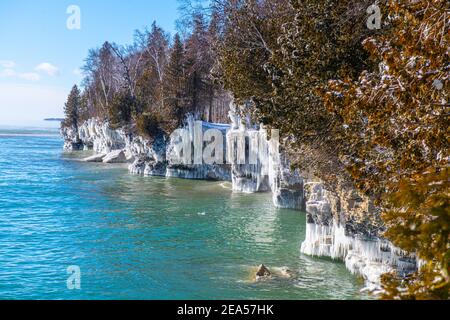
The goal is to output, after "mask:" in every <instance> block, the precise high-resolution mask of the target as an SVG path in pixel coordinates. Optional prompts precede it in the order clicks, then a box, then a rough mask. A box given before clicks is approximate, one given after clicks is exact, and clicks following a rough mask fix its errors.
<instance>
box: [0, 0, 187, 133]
mask: <svg viewBox="0 0 450 320" xmlns="http://www.w3.org/2000/svg"><path fill="white" fill-rule="evenodd" d="M70 5H76V6H78V7H79V8H80V11H81V29H80V30H69V29H68V28H67V26H66V22H67V19H68V18H69V16H70V14H67V8H68V7H69V6H70ZM177 8H178V3H177V1H176V0H127V1H124V0H108V1H107V0H78V1H77V0H72V1H65V0H39V1H36V0H34V1H33V0H0V125H2V126H4V125H15V126H22V125H30V126H31V125H39V124H42V119H43V118H47V117H61V116H62V110H63V105H64V102H65V99H66V96H67V94H68V92H69V90H70V88H71V87H72V85H73V84H75V83H77V84H78V83H79V82H80V80H81V76H80V74H79V72H77V70H79V68H80V67H81V66H82V65H83V60H84V59H85V57H86V55H87V53H88V50H89V49H90V48H95V47H99V46H100V45H101V44H102V43H103V42H104V41H106V40H108V41H112V42H116V43H119V44H129V43H132V41H133V34H134V30H136V29H143V28H144V27H145V26H150V25H151V23H152V22H153V21H154V20H156V21H157V23H158V25H160V26H161V27H163V28H164V29H165V30H166V31H168V32H170V33H172V34H173V33H174V32H175V21H176V19H177V17H178V10H177Z"/></svg>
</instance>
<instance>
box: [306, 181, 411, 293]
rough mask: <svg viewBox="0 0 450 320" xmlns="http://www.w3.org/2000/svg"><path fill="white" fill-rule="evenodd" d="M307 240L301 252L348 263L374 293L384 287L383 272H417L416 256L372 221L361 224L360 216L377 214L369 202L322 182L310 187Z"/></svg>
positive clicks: (307, 209)
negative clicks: (381, 233) (380, 232)
mask: <svg viewBox="0 0 450 320" xmlns="http://www.w3.org/2000/svg"><path fill="white" fill-rule="evenodd" d="M306 188H307V190H308V191H307V202H306V212H307V225H306V238H305V241H304V242H303V243H302V245H301V252H302V253H304V254H308V255H312V256H326V257H331V258H333V259H340V260H343V261H344V262H345V265H346V267H347V269H348V270H350V271H351V272H352V273H353V274H357V275H360V276H362V277H363V278H364V280H365V283H366V287H367V289H368V290H370V291H376V290H378V289H379V288H380V277H381V275H382V274H383V273H386V272H391V271H397V272H398V273H399V274H401V275H406V274H408V273H411V272H414V271H416V270H417V261H416V258H415V257H414V255H411V254H408V253H407V252H405V251H403V250H400V249H399V248H397V247H395V246H394V245H393V244H392V243H390V242H389V241H387V240H384V239H382V238H381V237H380V236H379V235H378V234H377V233H378V232H377V229H376V228H375V227H373V226H371V225H370V222H366V223H357V222H355V221H356V219H357V218H355V217H357V216H360V217H364V216H366V217H367V216H369V215H370V214H371V213H372V214H373V212H368V210H371V209H372V210H373V208H371V207H370V203H369V202H368V200H367V199H362V198H357V197H355V194H354V193H350V194H341V195H337V194H336V193H334V194H333V193H331V192H329V191H327V190H325V189H324V187H323V185H322V184H321V183H308V184H307V186H306Z"/></svg>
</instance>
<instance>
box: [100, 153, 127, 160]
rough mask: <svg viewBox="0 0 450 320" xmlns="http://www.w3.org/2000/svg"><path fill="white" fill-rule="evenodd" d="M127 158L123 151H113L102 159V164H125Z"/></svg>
mask: <svg viewBox="0 0 450 320" xmlns="http://www.w3.org/2000/svg"><path fill="white" fill-rule="evenodd" d="M126 162H127V157H126V156H125V151H124V150H114V151H111V152H110V153H108V154H107V155H106V156H105V157H104V158H103V163H126Z"/></svg>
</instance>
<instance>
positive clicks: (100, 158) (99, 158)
mask: <svg viewBox="0 0 450 320" xmlns="http://www.w3.org/2000/svg"><path fill="white" fill-rule="evenodd" d="M104 157H105V155H104V154H96V155H93V156H91V157H87V158H84V159H83V160H82V161H85V162H102V161H103V158H104Z"/></svg>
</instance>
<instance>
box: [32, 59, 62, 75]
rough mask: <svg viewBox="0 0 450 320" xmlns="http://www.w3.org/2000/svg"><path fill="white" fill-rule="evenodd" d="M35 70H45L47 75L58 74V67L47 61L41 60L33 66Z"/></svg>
mask: <svg viewBox="0 0 450 320" xmlns="http://www.w3.org/2000/svg"><path fill="white" fill-rule="evenodd" d="M34 70H36V71H40V72H45V73H46V74H48V75H49V76H57V75H58V74H59V69H58V68H57V67H55V66H54V65H52V64H51V63H48V62H43V63H41V64H39V65H37V66H36V68H34Z"/></svg>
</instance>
